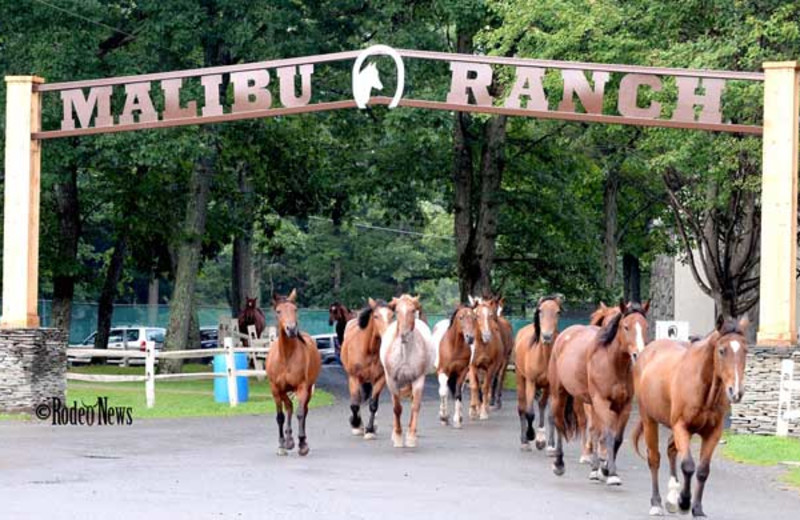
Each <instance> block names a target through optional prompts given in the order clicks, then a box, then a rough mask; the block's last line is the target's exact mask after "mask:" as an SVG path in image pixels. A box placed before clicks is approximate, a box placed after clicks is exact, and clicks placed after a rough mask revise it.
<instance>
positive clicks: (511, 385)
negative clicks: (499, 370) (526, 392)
mask: <svg viewBox="0 0 800 520" xmlns="http://www.w3.org/2000/svg"><path fill="white" fill-rule="evenodd" d="M503 388H505V389H506V390H514V391H515V392H516V390H517V375H516V374H515V373H514V372H512V371H511V370H509V371H508V372H506V380H505V382H504V383H503Z"/></svg>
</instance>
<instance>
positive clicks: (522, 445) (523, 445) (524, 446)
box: [519, 442, 532, 451]
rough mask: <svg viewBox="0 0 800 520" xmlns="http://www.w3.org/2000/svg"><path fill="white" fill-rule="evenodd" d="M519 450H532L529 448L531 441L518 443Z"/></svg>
mask: <svg viewBox="0 0 800 520" xmlns="http://www.w3.org/2000/svg"><path fill="white" fill-rule="evenodd" d="M519 450H520V451H532V450H531V443H529V442H523V443H522V444H520V446H519Z"/></svg>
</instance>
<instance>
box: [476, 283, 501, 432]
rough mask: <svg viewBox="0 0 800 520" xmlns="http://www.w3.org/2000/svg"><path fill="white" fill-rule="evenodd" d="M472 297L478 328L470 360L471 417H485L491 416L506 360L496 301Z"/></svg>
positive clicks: (483, 419) (481, 418) (482, 418)
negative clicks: (494, 390)
mask: <svg viewBox="0 0 800 520" xmlns="http://www.w3.org/2000/svg"><path fill="white" fill-rule="evenodd" d="M469 301H470V304H471V305H472V307H473V309H474V310H475V317H476V320H477V332H478V333H477V334H476V336H475V354H474V355H473V356H472V361H471V362H470V364H469V390H470V399H469V417H470V419H480V420H482V421H485V420H487V419H488V418H489V401H490V400H491V395H492V383H493V381H494V377H495V376H497V374H498V372H499V371H500V368H501V366H502V363H503V362H504V361H505V359H504V358H503V354H504V347H503V339H502V336H501V332H500V325H499V324H498V323H497V309H496V308H495V306H494V304H493V302H492V301H491V300H487V299H484V298H473V297H470V299H469ZM481 376H482V377H481Z"/></svg>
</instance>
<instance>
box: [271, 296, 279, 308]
mask: <svg viewBox="0 0 800 520" xmlns="http://www.w3.org/2000/svg"><path fill="white" fill-rule="evenodd" d="M272 306H273V307H277V306H278V293H276V292H274V293H272Z"/></svg>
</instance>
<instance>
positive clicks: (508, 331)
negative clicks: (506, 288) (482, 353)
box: [489, 296, 514, 410]
mask: <svg viewBox="0 0 800 520" xmlns="http://www.w3.org/2000/svg"><path fill="white" fill-rule="evenodd" d="M492 304H493V306H494V308H495V312H496V314H497V325H498V326H499V327H500V338H501V339H502V341H503V359H504V362H503V363H501V365H500V367H499V370H498V372H497V374H496V375H495V376H494V377H493V378H492V399H491V401H489V406H490V407H491V406H494V407H496V408H497V409H498V410H499V409H501V408H502V407H503V386H504V383H505V380H506V372H507V371H508V364H509V362H511V355H512V354H513V353H514V332H513V330H512V328H511V322H510V321H508V320H507V319H506V318H505V316H503V307H504V305H505V298H503V297H501V296H498V297H495V298H493V299H492Z"/></svg>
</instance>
